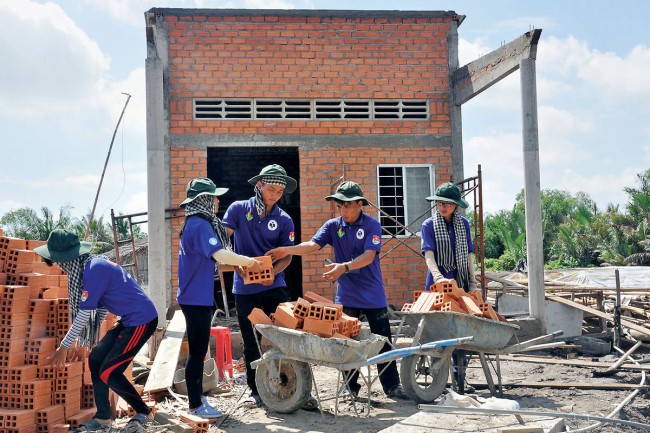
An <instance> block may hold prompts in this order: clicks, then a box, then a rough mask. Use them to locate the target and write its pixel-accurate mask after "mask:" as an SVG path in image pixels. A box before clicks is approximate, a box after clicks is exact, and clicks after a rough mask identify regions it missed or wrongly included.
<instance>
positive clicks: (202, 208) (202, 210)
mask: <svg viewBox="0 0 650 433" xmlns="http://www.w3.org/2000/svg"><path fill="white" fill-rule="evenodd" d="M192 215H202V216H203V217H205V218H206V219H207V220H208V221H210V223H211V224H212V228H213V229H214V233H215V234H216V235H217V238H219V242H221V245H223V247H224V248H225V249H227V250H232V244H231V243H230V238H229V237H228V233H227V232H226V228H225V227H224V226H223V224H222V223H221V220H220V219H219V217H217V215H216V214H215V212H214V199H213V198H212V196H210V195H200V196H198V197H197V198H195V199H194V200H192V201H191V202H189V203H188V204H187V205H186V206H185V221H186V222H187V218H188V217H190V216H192ZM184 228H185V226H183V229H184ZM182 233H183V230H181V234H182Z"/></svg>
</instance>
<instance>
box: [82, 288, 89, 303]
mask: <svg viewBox="0 0 650 433" xmlns="http://www.w3.org/2000/svg"><path fill="white" fill-rule="evenodd" d="M86 299H88V292H87V291H85V290H83V291H82V292H81V302H85V301H86Z"/></svg>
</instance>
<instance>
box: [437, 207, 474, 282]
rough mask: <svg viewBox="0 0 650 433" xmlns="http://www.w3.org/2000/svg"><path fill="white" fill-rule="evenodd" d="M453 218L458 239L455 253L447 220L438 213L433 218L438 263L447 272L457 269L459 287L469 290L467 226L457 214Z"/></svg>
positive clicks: (455, 234)
mask: <svg viewBox="0 0 650 433" xmlns="http://www.w3.org/2000/svg"><path fill="white" fill-rule="evenodd" d="M451 217H452V225H453V229H454V236H455V238H456V248H455V251H452V249H451V239H450V237H449V233H448V232H447V223H446V222H445V219H444V218H443V217H442V215H440V212H437V211H436V214H435V216H434V218H433V235H434V237H435V239H436V249H437V253H436V262H437V263H438V266H440V267H442V268H443V269H444V270H445V272H451V271H453V270H454V269H455V270H456V280H457V281H456V283H457V284H458V287H460V288H462V289H465V290H469V260H468V248H467V236H466V235H465V225H464V224H463V219H462V218H461V216H460V215H458V213H457V212H454V213H453V214H452V216H451ZM454 258H455V260H454Z"/></svg>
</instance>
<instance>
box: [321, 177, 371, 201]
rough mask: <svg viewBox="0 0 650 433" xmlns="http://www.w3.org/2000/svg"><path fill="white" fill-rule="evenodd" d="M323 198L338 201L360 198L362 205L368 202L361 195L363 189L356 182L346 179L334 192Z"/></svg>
mask: <svg viewBox="0 0 650 433" xmlns="http://www.w3.org/2000/svg"><path fill="white" fill-rule="evenodd" d="M325 200H327V201H330V200H338V201H357V200H361V201H362V202H363V205H364V206H366V205H367V204H368V200H366V199H365V198H364V197H363V191H361V187H360V186H359V184H358V183H356V182H350V181H346V182H343V183H342V184H340V185H339V186H338V188H336V192H335V193H334V194H332V195H328V196H327V197H325Z"/></svg>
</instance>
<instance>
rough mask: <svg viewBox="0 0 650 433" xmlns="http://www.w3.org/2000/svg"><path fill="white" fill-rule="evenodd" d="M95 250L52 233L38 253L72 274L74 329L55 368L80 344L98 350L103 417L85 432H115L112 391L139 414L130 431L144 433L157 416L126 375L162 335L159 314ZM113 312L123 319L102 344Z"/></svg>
mask: <svg viewBox="0 0 650 433" xmlns="http://www.w3.org/2000/svg"><path fill="white" fill-rule="evenodd" d="M90 250H91V244H90V243H89V242H82V241H79V237H78V236H77V235H76V234H75V233H73V232H70V231H67V230H61V229H57V230H54V231H52V233H50V236H49V237H48V239H47V244H46V245H43V246H40V247H37V248H34V252H35V253H36V254H38V255H40V256H41V257H43V258H44V259H45V260H46V262H47V263H48V264H50V265H51V264H52V263H56V264H58V266H59V267H60V268H61V269H62V270H63V271H65V272H66V273H67V274H68V295H69V304H68V305H69V309H70V315H71V318H72V325H71V326H70V329H69V330H68V332H67V333H66V335H65V337H64V338H63V340H62V341H61V344H60V346H59V348H58V349H56V351H55V352H54V354H53V355H52V356H50V357H49V358H48V359H51V360H52V364H53V365H54V366H55V367H63V365H64V363H65V362H66V360H67V357H68V349H69V348H70V347H71V346H72V344H73V343H74V342H76V343H77V346H80V347H92V350H91V352H90V355H89V357H88V366H89V368H90V375H91V377H92V382H93V389H94V398H95V406H96V407H97V411H96V413H95V416H94V417H93V418H92V419H91V420H90V421H88V422H86V423H85V425H84V426H83V428H85V430H84V431H106V432H107V431H108V430H109V429H110V428H111V427H110V426H111V405H110V401H109V396H108V395H109V392H108V391H109V389H111V390H113V391H114V392H115V393H116V394H117V395H119V396H120V397H122V398H123V399H124V400H125V401H126V402H127V403H128V404H129V406H131V407H132V408H133V409H134V410H135V412H136V415H135V416H133V418H132V419H131V420H130V421H129V423H128V424H127V427H125V429H126V430H125V431H129V432H130V431H142V430H143V427H142V425H143V424H144V423H145V422H146V421H147V420H148V418H149V416H150V414H151V410H150V409H149V407H148V406H147V405H146V404H145V403H144V402H143V401H142V398H141V397H140V395H139V394H138V392H137V391H136V390H135V388H134V387H133V385H132V384H131V382H130V381H129V380H128V379H127V378H126V377H125V376H124V371H125V370H126V368H127V367H128V366H129V364H130V363H131V361H132V360H133V358H134V357H135V355H136V354H137V353H138V351H139V350H140V349H141V348H142V346H144V344H145V343H146V342H147V340H148V339H149V337H150V336H151V335H152V334H153V332H154V331H155V330H156V325H157V324H158V313H157V312H156V308H155V307H154V304H153V302H152V301H151V300H150V299H149V297H148V296H147V294H146V293H145V292H144V290H143V289H142V287H140V285H139V284H138V283H137V282H136V281H135V280H134V279H133V277H131V275H130V274H129V273H128V272H126V270H124V269H123V268H122V267H120V266H119V265H117V264H115V263H112V262H110V261H108V260H106V259H104V258H101V257H98V256H95V255H92V254H90ZM108 312H111V313H113V314H114V315H115V316H119V318H120V319H119V321H118V322H117V323H116V324H115V326H113V327H112V328H111V329H110V330H109V331H107V332H106V334H105V335H104V336H103V337H102V339H101V340H99V342H98V341H97V340H98V336H99V326H100V324H101V322H102V320H104V318H105V317H106V314H107V313H108Z"/></svg>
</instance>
